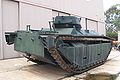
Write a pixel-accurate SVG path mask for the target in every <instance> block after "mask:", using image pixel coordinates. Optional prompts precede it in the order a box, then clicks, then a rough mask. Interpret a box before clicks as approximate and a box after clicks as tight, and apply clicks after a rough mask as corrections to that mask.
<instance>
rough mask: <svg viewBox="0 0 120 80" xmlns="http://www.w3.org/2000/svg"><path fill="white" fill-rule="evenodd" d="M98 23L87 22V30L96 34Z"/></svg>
mask: <svg viewBox="0 0 120 80" xmlns="http://www.w3.org/2000/svg"><path fill="white" fill-rule="evenodd" d="M97 24H98V22H96V21H92V20H87V29H88V30H94V31H96V32H98V25H97Z"/></svg>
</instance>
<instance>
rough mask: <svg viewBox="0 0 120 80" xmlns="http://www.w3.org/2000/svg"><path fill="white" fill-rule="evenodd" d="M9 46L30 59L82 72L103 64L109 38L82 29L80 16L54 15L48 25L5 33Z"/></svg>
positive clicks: (69, 70) (108, 48) (107, 53)
mask: <svg viewBox="0 0 120 80" xmlns="http://www.w3.org/2000/svg"><path fill="white" fill-rule="evenodd" d="M5 37H6V42H7V44H8V45H11V44H14V49H15V51H18V52H22V53H24V56H25V57H26V58H28V59H29V60H31V61H33V62H37V63H39V62H47V63H51V64H54V65H57V66H60V67H61V68H62V69H64V70H66V71H68V72H72V73H81V72H85V71H87V70H89V69H92V68H94V67H97V66H99V65H102V64H103V63H104V62H105V61H106V59H107V57H108V55H109V53H110V51H111V47H112V44H111V40H110V39H109V38H108V37H105V36H100V35H98V34H97V33H96V32H94V31H92V30H81V25H80V19H79V18H77V17H74V16H56V17H55V18H54V20H53V21H52V24H51V22H50V28H49V29H44V28H42V29H41V30H32V29H30V26H27V30H25V31H22V30H18V31H15V32H6V33H5Z"/></svg>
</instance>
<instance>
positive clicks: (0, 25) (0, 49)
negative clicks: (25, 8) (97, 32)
mask: <svg viewBox="0 0 120 80" xmlns="http://www.w3.org/2000/svg"><path fill="white" fill-rule="evenodd" d="M2 58H3V49H2V7H1V0H0V59H2Z"/></svg>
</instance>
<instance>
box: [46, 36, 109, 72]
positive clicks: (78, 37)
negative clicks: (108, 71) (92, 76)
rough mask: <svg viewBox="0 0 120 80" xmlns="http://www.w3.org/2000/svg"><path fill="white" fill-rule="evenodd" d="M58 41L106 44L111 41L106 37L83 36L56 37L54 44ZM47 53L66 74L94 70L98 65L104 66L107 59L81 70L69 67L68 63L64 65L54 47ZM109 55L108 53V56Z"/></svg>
mask: <svg viewBox="0 0 120 80" xmlns="http://www.w3.org/2000/svg"><path fill="white" fill-rule="evenodd" d="M59 40H87V41H108V42H110V43H111V41H110V40H109V39H108V38H106V37H98V38H96V37H92V38H91V37H89V36H88V37H84V36H82V37H80V36H75V37H74V36H65V35H64V36H58V37H57V38H56V43H57V41H59ZM48 51H49V53H50V54H51V56H52V57H53V59H54V60H55V61H56V62H57V63H58V65H59V66H60V67H61V68H62V69H64V70H66V71H68V72H72V73H76V74H77V73H82V72H85V71H87V70H90V69H92V68H95V67H97V66H100V65H102V64H104V63H105V61H106V59H107V57H108V56H106V59H104V60H102V61H98V62H97V63H96V64H92V65H90V67H87V68H85V69H81V68H79V67H75V66H73V65H71V64H68V63H66V62H65V61H64V59H63V58H62V57H61V55H60V52H59V51H58V49H57V47H56V46H55V47H52V48H50V49H48ZM109 53H110V51H109ZM109 53H108V55H109Z"/></svg>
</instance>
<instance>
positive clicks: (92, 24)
mask: <svg viewBox="0 0 120 80" xmlns="http://www.w3.org/2000/svg"><path fill="white" fill-rule="evenodd" d="M1 6H2V7H1ZM0 10H1V11H0V33H1V34H0V43H1V44H0V59H3V58H12V57H18V56H19V54H18V52H16V51H14V49H13V45H11V46H8V45H7V44H6V42H5V37H4V33H5V32H7V31H15V30H19V29H20V30H25V29H26V25H27V24H30V25H31V28H32V29H41V28H42V27H48V21H52V17H55V16H57V15H60V16H61V15H73V16H77V17H81V25H82V27H83V28H82V29H90V30H95V31H97V32H99V33H100V34H104V35H105V27H104V16H103V3H102V0H90V1H86V0H76V1H74V0H69V1H68V0H0Z"/></svg>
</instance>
